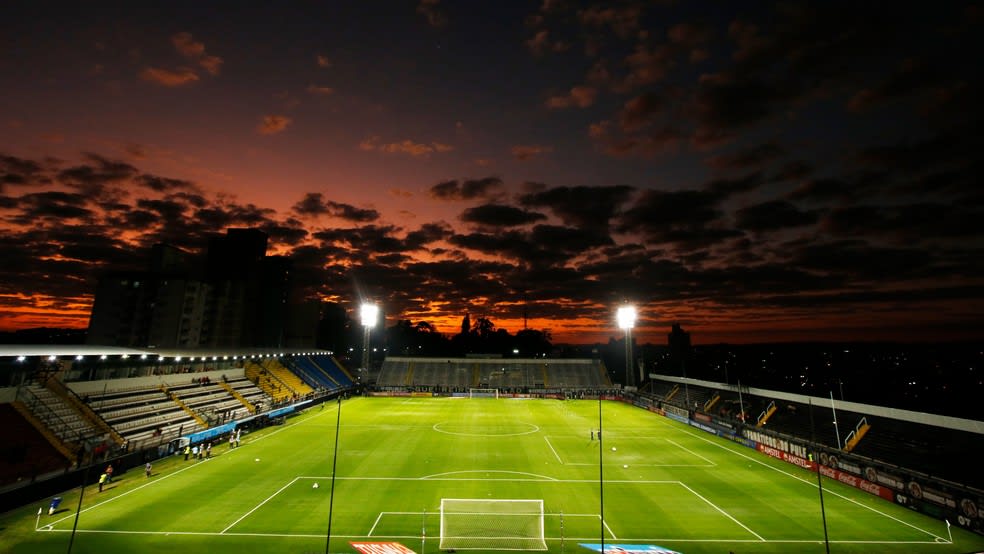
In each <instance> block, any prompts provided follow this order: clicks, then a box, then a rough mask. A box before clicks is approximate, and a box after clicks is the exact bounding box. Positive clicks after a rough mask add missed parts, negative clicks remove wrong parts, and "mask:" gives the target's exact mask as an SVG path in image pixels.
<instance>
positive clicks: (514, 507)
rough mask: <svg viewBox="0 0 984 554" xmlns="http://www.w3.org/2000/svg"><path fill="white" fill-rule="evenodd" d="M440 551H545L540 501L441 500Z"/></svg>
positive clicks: (541, 502)
mask: <svg viewBox="0 0 984 554" xmlns="http://www.w3.org/2000/svg"><path fill="white" fill-rule="evenodd" d="M440 548H441V549H442V550H451V549H454V550H546V549H547V543H546V541H545V539H544V526H543V500H541V499H470V498H442V499H441V541H440Z"/></svg>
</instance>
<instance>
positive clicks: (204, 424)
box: [161, 385, 208, 428]
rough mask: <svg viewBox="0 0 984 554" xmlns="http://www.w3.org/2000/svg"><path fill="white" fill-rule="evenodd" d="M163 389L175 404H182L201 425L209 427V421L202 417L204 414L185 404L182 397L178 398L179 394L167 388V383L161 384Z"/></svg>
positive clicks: (186, 411)
mask: <svg viewBox="0 0 984 554" xmlns="http://www.w3.org/2000/svg"><path fill="white" fill-rule="evenodd" d="M161 391H162V392H163V393H164V394H166V395H167V396H168V398H170V399H171V401H172V402H174V403H175V404H177V405H178V406H180V407H181V409H182V410H184V411H185V413H187V414H188V415H190V416H191V417H192V418H193V419H194V420H195V421H197V422H198V424H199V425H201V426H202V427H206V428H207V427H208V423H206V422H205V420H204V419H202V416H200V415H198V413H196V412H195V411H194V410H192V409H191V408H190V407H188V405H187V404H185V403H184V402H183V401H182V400H181V399H180V398H178V395H176V394H174V393H173V392H171V391H169V390H167V387H166V386H165V385H161Z"/></svg>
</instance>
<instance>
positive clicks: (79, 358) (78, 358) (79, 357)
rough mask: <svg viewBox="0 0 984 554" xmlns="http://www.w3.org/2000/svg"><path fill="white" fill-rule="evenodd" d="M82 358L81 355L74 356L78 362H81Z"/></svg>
mask: <svg viewBox="0 0 984 554" xmlns="http://www.w3.org/2000/svg"><path fill="white" fill-rule="evenodd" d="M82 357H83V356H82V354H76V355H75V359H76V360H80V361H81V360H82Z"/></svg>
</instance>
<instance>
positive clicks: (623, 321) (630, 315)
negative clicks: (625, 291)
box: [615, 306, 636, 329]
mask: <svg viewBox="0 0 984 554" xmlns="http://www.w3.org/2000/svg"><path fill="white" fill-rule="evenodd" d="M615 318H616V319H617V320H618V328H619V329H631V328H633V327H635V321H636V309H635V306H622V307H621V308H619V309H618V312H616V314H615Z"/></svg>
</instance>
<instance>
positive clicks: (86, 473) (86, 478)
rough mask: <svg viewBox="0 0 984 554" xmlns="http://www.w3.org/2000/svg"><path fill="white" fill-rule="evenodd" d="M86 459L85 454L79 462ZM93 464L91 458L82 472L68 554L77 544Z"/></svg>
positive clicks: (80, 457)
mask: <svg viewBox="0 0 984 554" xmlns="http://www.w3.org/2000/svg"><path fill="white" fill-rule="evenodd" d="M80 450H81V449H80ZM84 457H85V455H84V454H83V455H80V456H79V462H81V461H82V460H83V458H84ZM92 463H93V460H92V458H90V459H89V463H88V465H86V466H85V470H84V471H82V487H81V488H80V489H79V505H78V507H77V508H76V509H75V522H74V523H72V534H71V535H70V536H69V537H68V554H72V544H73V543H74V542H75V531H76V530H77V529H78V528H79V514H81V513H82V497H83V496H84V495H85V485H86V483H87V482H88V481H89V468H91V467H92Z"/></svg>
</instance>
